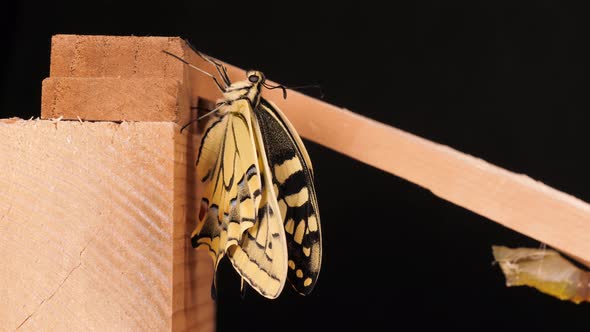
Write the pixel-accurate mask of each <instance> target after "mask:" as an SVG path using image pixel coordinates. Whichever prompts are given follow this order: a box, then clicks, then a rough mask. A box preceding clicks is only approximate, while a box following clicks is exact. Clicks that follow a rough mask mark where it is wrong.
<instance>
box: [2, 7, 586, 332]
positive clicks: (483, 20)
mask: <svg viewBox="0 0 590 332" xmlns="http://www.w3.org/2000/svg"><path fill="white" fill-rule="evenodd" d="M509 4H511V5H509ZM2 6H3V9H2V11H3V12H2V16H3V17H2V23H1V24H2V25H3V27H2V28H3V30H2V31H3V32H5V34H4V36H3V40H2V44H3V47H2V52H1V54H2V56H4V57H6V58H7V60H5V61H2V62H1V65H2V69H1V84H2V86H1V89H0V93H1V99H0V110H1V112H2V113H1V116H2V117H9V116H20V117H23V118H29V117H31V116H38V115H39V110H40V93H41V80H42V79H43V78H45V77H47V76H48V75H49V52H50V37H51V36H52V35H53V34H58V33H71V34H108V35H132V34H133V35H137V36H147V35H151V36H182V37H185V38H188V39H189V40H190V41H191V42H192V43H193V44H194V45H196V47H197V48H198V49H200V50H202V51H204V52H206V53H208V54H210V55H212V56H215V57H217V58H220V59H222V60H225V61H227V62H229V63H232V64H234V65H237V66H239V67H242V68H256V69H259V70H261V71H264V72H265V73H266V75H267V77H269V78H270V79H272V80H274V81H278V82H282V83H284V84H287V85H289V84H291V85H299V84H312V83H319V84H321V86H322V88H323V91H324V93H325V97H324V99H325V100H326V101H328V102H330V103H332V104H335V105H338V106H342V107H346V108H348V109H351V110H353V111H354V112H357V113H360V114H363V115H365V116H368V117H371V118H374V119H377V120H379V121H381V122H384V123H387V124H390V125H393V126H396V127H398V128H400V129H403V130H406V131H409V132H411V133H414V134H417V135H419V136H422V137H425V138H427V139H430V140H433V141H436V142H439V143H442V144H446V145H449V146H451V147H453V148H456V149H458V150H460V151H463V152H466V153H469V154H472V155H475V156H477V157H480V158H483V159H485V160H487V161H489V162H491V163H493V164H496V165H499V166H501V167H504V168H507V169H508V170H511V171H514V172H518V173H526V174H527V175H529V176H531V177H533V178H535V179H538V180H540V181H543V182H544V183H547V184H548V185H550V186H553V187H555V188H557V189H559V190H562V191H565V192H567V193H570V194H573V195H575V196H577V197H579V198H581V199H583V200H589V199H590V189H589V187H588V186H587V184H588V183H589V181H590V178H589V176H590V175H589V174H590V173H589V172H588V169H589V168H590V158H588V154H587V148H586V147H587V142H588V139H589V133H588V130H587V127H588V120H589V116H588V113H589V109H588V98H587V86H588V85H587V80H588V78H587V77H588V69H589V66H588V61H589V59H590V54H589V52H588V51H587V50H586V49H587V44H588V40H589V39H588V35H587V34H586V26H585V25H586V21H587V17H586V12H585V11H582V10H581V8H574V7H568V6H565V5H564V3H563V2H558V1H532V2H518V3H516V2H514V3H512V2H507V4H501V3H499V2H496V1H490V2H476V3H475V2H471V1H466V2H465V3H456V2H449V1H417V2H414V3H412V4H410V5H407V6H406V7H395V8H389V7H387V6H386V5H385V4H383V3H369V2H367V1H363V2H345V1H340V2H337V3H334V4H329V5H328V4H326V5H322V4H320V3H319V1H316V2H315V3H311V4H304V3H301V2H292V3H288V4H285V3H282V2H279V1H276V2H274V3H272V4H264V5H263V4H261V3H259V2H253V1H241V2H240V3H239V4H229V3H221V2H219V1H197V0H194V1H188V2H186V3H182V2H177V1H159V2H154V3H149V2H133V3H132V2H126V3H125V4H121V3H119V2H117V1H93V2H86V1H76V2H70V3H62V2H59V1H51V2H33V1H22V2H20V3H16V4H13V5H5V4H3V5H2ZM308 93H309V94H311V95H314V94H315V95H318V94H317V93H316V92H315V91H308ZM306 142H307V146H308V149H309V152H310V155H311V158H312V160H313V161H314V166H315V168H316V182H317V192H318V196H319V202H320V210H321V213H322V227H323V234H324V252H325V255H324V261H323V268H322V273H321V276H320V280H319V282H318V284H317V287H316V289H315V290H314V292H313V293H312V295H311V296H309V297H299V296H296V295H294V294H293V293H292V292H291V291H290V290H289V289H286V291H285V292H284V294H283V295H282V296H281V297H280V298H279V299H278V300H275V301H270V300H266V299H264V298H261V297H260V296H258V295H257V294H255V293H253V292H250V293H248V294H247V296H246V298H245V299H244V300H242V299H241V298H240V295H239V281H238V278H237V277H236V275H235V273H233V271H232V269H231V268H230V264H227V262H226V263H224V264H222V266H221V268H220V280H219V285H220V290H219V301H218V328H219V331H232V330H237V329H239V330H242V331H244V330H245V331H252V330H256V331H261V332H262V331H277V330H278V331H304V330H307V331H320V330H327V329H332V328H348V329H352V328H363V329H366V330H367V331H381V330H398V331H404V330H420V329H422V328H429V329H432V328H436V329H440V330H442V329H449V330H451V331H453V330H464V329H467V330H488V329H489V330H496V331H517V330H519V331H523V330H526V331H543V330H549V329H552V330H554V331H568V330H570V329H572V328H582V329H580V330H586V329H587V327H588V326H589V319H588V317H589V315H588V312H589V309H590V307H589V306H588V305H574V304H571V303H568V302H562V301H560V300H557V299H553V298H551V297H549V296H546V295H543V294H540V293H538V292H536V291H534V290H533V289H530V288H526V287H518V288H506V287H505V286H504V278H503V276H502V275H501V273H500V271H499V268H498V267H497V266H494V265H493V264H492V260H493V258H492V256H491V250H490V246H491V245H492V244H504V245H511V246H530V247H538V246H539V243H538V242H537V241H535V240H532V239H529V238H527V237H525V236H523V235H520V234H518V233H515V232H513V231H511V230H508V229H506V228H504V227H502V226H500V225H497V224H496V223H494V222H492V221H490V220H487V219H485V218H483V217H480V216H478V215H476V214H474V213H471V212H469V211H467V210H465V209H463V208H460V207H457V206H454V205H453V204H450V203H448V202H446V201H443V200H441V199H439V198H437V197H436V196H434V195H432V194H431V193H430V192H429V191H427V190H424V189H422V188H420V187H417V186H416V185H414V184H412V183H409V182H407V181H405V180H402V179H400V178H397V177H395V176H393V175H390V174H386V173H384V172H382V171H379V170H376V169H374V168H371V167H369V166H366V165H363V164H362V163H360V162H357V161H355V160H351V159H349V158H347V157H345V156H342V155H340V154H338V153H336V152H334V151H331V150H329V149H327V148H324V147H322V146H319V145H316V144H314V143H311V142H308V141H306ZM576 331H578V329H576Z"/></svg>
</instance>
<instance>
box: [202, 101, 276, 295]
mask: <svg viewBox="0 0 590 332" xmlns="http://www.w3.org/2000/svg"><path fill="white" fill-rule="evenodd" d="M251 110H252V109H251V106H250V103H249V102H248V101H247V100H245V99H242V100H238V101H235V102H233V103H232V104H231V105H227V106H224V107H223V108H222V109H220V113H221V114H222V116H221V118H220V119H218V120H216V121H215V122H213V124H212V125H211V126H210V127H209V128H208V129H207V131H206V132H205V133H204V135H203V139H202V142H201V148H200V151H199V159H198V160H197V173H198V176H199V177H200V178H201V181H202V185H203V187H204V188H205V191H204V193H203V198H202V204H201V212H200V213H199V217H200V218H199V223H198V224H197V228H196V229H195V231H194V232H193V235H192V241H193V246H195V247H197V246H201V245H204V246H205V247H207V248H208V249H209V252H210V254H211V256H212V258H213V260H214V262H215V268H217V265H218V263H219V261H220V259H221V258H222V257H223V256H224V255H226V254H227V255H228V256H229V258H230V260H231V262H232V264H233V266H234V268H235V269H236V270H237V271H238V272H239V273H240V275H241V276H242V277H243V278H244V280H245V281H246V282H248V284H250V285H251V286H252V287H253V288H254V289H256V290H257V291H258V292H259V293H260V294H262V295H263V296H265V297H268V298H276V297H277V296H278V295H279V294H280V292H281V291H282V288H283V285H284V283H285V280H286V278H287V248H286V240H285V233H284V230H283V227H282V219H281V216H280V213H279V212H278V211H279V207H278V203H277V201H276V196H275V194H274V192H273V191H272V187H271V186H270V187H269V186H267V185H266V184H267V183H272V182H271V178H270V171H269V168H268V164H267V163H266V162H265V157H264V155H263V154H259V153H258V152H257V150H259V149H260V146H261V144H262V142H261V141H260V137H259V136H256V135H255V132H256V131H255V130H256V129H255V128H257V124H256V123H253V121H252V120H253V119H252V116H253V115H252V111H251Z"/></svg>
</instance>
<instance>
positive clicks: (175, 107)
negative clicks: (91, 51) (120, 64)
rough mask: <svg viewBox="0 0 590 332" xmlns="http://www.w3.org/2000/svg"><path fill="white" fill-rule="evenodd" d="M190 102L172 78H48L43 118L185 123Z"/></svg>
mask: <svg viewBox="0 0 590 332" xmlns="http://www.w3.org/2000/svg"><path fill="white" fill-rule="evenodd" d="M189 103H190V101H189V99H188V96H187V95H186V92H185V89H184V87H183V85H182V83H181V81H179V80H176V79H172V78H110V77H99V78H94V77H84V78H80V77H50V78H47V79H45V80H44V81H43V93H42V98H41V109H42V110H43V117H44V118H47V119H50V118H58V117H62V118H63V119H70V120H76V119H78V118H80V119H85V120H111V121H174V122H182V121H183V118H184V121H188V113H189V112H188V111H187V110H188V109H189V108H190V105H189ZM183 112H184V114H182V113H183Z"/></svg>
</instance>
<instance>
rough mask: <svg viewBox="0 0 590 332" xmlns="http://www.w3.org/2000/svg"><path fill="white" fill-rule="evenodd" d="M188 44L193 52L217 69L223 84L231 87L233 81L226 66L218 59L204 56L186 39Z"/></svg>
mask: <svg viewBox="0 0 590 332" xmlns="http://www.w3.org/2000/svg"><path fill="white" fill-rule="evenodd" d="M185 42H186V44H187V45H188V46H189V47H190V48H191V49H192V50H193V51H195V53H197V54H198V55H199V56H200V57H201V58H202V59H203V60H205V61H207V62H209V63H210V64H212V65H214V66H215V69H217V73H218V74H219V76H220V77H221V79H222V80H223V82H224V83H225V85H226V87H227V86H230V85H231V80H230V79H229V75H228V74H227V68H225V66H224V65H223V64H222V63H219V62H218V61H217V60H216V59H214V58H212V57H210V56H208V55H206V54H203V53H201V52H199V50H197V49H196V48H195V47H194V46H193V44H191V43H190V42H189V41H188V40H186V39H185Z"/></svg>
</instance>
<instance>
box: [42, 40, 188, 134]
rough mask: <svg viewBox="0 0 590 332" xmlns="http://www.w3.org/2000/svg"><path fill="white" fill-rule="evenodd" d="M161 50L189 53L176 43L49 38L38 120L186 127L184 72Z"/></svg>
mask: <svg viewBox="0 0 590 332" xmlns="http://www.w3.org/2000/svg"><path fill="white" fill-rule="evenodd" d="M162 50H169V51H171V52H174V53H175V54H179V55H181V56H183V55H185V54H186V53H188V50H189V48H188V47H187V46H186V44H185V43H184V41H183V40H182V39H180V38H178V37H174V38H171V37H114V36H78V35H57V36H54V37H53V38H52V47H51V69H50V75H51V76H50V78H48V79H46V80H45V81H44V82H43V97H42V104H41V118H43V119H51V118H59V117H62V118H63V119H73V120H75V119H78V118H80V119H82V120H92V121H130V120H133V121H172V122H176V123H179V124H184V123H187V122H188V121H189V120H190V119H191V116H193V114H191V112H190V107H189V106H190V105H192V104H194V105H196V102H197V98H196V97H193V96H191V95H190V93H189V86H190V85H191V82H189V79H188V77H189V76H188V68H186V66H184V64H183V63H182V62H180V61H178V60H175V59H174V60H173V61H171V58H170V56H168V55H166V54H164V53H163V52H162ZM191 97H192V98H191Z"/></svg>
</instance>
